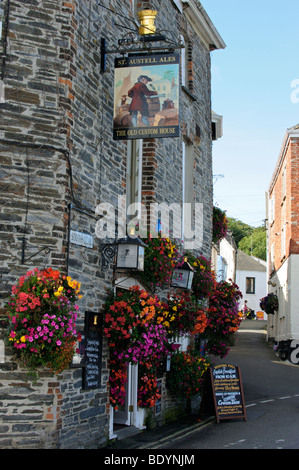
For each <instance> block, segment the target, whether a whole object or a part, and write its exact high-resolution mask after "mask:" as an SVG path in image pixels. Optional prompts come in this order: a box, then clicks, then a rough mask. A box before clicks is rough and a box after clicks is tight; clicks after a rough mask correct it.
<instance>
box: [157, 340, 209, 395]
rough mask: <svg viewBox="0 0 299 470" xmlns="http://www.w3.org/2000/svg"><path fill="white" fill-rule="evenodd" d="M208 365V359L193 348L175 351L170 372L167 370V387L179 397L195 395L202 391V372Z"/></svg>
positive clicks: (203, 372)
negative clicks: (185, 350)
mask: <svg viewBox="0 0 299 470" xmlns="http://www.w3.org/2000/svg"><path fill="white" fill-rule="evenodd" d="M209 366H210V361H209V359H208V358H206V357H203V356H201V355H200V354H199V353H198V352H196V351H194V350H190V349H189V350H188V351H187V352H177V353H176V354H174V355H173V356H172V359H171V368H170V372H167V382H166V383H167V388H168V389H169V390H170V392H171V393H172V394H173V395H174V396H177V397H179V398H181V399H190V398H192V397H196V396H197V395H199V393H200V392H201V391H202V386H203V382H204V374H205V372H206V371H207V369H208V367H209Z"/></svg>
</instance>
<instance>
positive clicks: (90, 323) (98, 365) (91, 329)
mask: <svg viewBox="0 0 299 470" xmlns="http://www.w3.org/2000/svg"><path fill="white" fill-rule="evenodd" d="M84 349H85V351H84V352H85V367H84V368H83V388H84V389H91V388H100V387H101V370H102V316H101V315H100V314H98V313H94V312H85V348H84Z"/></svg>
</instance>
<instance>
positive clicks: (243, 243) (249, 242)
mask: <svg viewBox="0 0 299 470" xmlns="http://www.w3.org/2000/svg"><path fill="white" fill-rule="evenodd" d="M228 225H229V230H230V231H231V232H232V234H233V237H234V240H235V242H236V245H237V247H238V248H239V249H240V250H242V251H244V253H246V254H248V255H252V256H256V257H257V258H260V259H262V260H266V251H267V249H266V230H265V228H264V227H251V226H250V225H247V224H245V223H244V222H241V220H238V219H234V218H228Z"/></svg>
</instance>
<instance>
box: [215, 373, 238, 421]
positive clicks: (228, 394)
mask: <svg viewBox="0 0 299 470" xmlns="http://www.w3.org/2000/svg"><path fill="white" fill-rule="evenodd" d="M210 377H211V385H212V392H213V398H214V405H215V411H216V419H217V423H219V421H220V420H222V419H233V418H243V419H244V420H245V421H246V410H245V406H244V395H243V386H242V380H241V372H240V369H239V367H236V366H234V365H232V364H220V365H216V366H213V367H211V368H210Z"/></svg>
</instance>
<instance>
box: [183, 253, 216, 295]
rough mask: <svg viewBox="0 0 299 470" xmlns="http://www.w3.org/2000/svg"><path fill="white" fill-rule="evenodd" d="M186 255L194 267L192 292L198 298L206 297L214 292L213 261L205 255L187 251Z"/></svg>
mask: <svg viewBox="0 0 299 470" xmlns="http://www.w3.org/2000/svg"><path fill="white" fill-rule="evenodd" d="M184 257H186V258H187V260H188V262H189V264H190V265H191V266H192V268H193V269H194V276H193V282H192V292H193V294H194V296H195V298H196V300H203V299H206V298H207V297H209V296H210V295H211V293H212V292H213V287H214V282H215V274H214V272H213V271H212V268H211V262H210V261H208V260H207V259H206V258H205V257H204V256H201V255H200V256H195V255H194V254H193V253H190V252H186V253H184Z"/></svg>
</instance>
